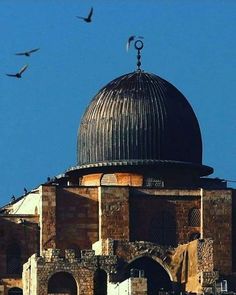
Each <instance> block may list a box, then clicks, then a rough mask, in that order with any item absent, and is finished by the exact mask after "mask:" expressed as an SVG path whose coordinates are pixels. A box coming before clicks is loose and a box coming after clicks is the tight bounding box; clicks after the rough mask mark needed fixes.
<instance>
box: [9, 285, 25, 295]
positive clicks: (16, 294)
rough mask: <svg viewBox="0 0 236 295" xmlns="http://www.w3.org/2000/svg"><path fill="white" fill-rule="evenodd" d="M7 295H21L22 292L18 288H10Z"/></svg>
mask: <svg viewBox="0 0 236 295" xmlns="http://www.w3.org/2000/svg"><path fill="white" fill-rule="evenodd" d="M7 294H8V295H23V291H22V289H20V288H16V287H15V288H11V289H9V290H8V293H7Z"/></svg>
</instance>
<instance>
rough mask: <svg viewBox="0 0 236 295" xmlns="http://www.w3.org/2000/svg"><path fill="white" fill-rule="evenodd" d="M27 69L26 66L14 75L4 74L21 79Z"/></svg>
mask: <svg viewBox="0 0 236 295" xmlns="http://www.w3.org/2000/svg"><path fill="white" fill-rule="evenodd" d="M27 68H28V65H25V66H23V68H21V69H20V71H19V72H18V73H16V74H6V75H7V76H9V77H15V78H21V75H22V74H23V73H24V71H25V70H26V69H27Z"/></svg>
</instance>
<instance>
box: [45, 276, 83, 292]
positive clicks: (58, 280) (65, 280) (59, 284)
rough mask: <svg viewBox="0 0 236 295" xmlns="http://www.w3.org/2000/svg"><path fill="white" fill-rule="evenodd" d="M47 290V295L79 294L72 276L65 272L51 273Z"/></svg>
mask: <svg viewBox="0 0 236 295" xmlns="http://www.w3.org/2000/svg"><path fill="white" fill-rule="evenodd" d="M47 289H48V291H47V293H48V295H50V294H54V293H66V294H70V295H77V294H79V292H78V284H77V282H76V280H75V278H74V276H73V275H72V274H71V273H70V272H67V271H59V272H56V273H53V274H52V275H51V276H50V278H49V280H48V287H47Z"/></svg>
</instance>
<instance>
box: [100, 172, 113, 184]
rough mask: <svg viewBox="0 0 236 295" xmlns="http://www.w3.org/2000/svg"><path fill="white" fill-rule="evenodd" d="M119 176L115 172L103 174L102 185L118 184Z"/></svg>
mask: <svg viewBox="0 0 236 295" xmlns="http://www.w3.org/2000/svg"><path fill="white" fill-rule="evenodd" d="M116 184H117V178H116V175H115V174H103V176H102V178H101V185H116Z"/></svg>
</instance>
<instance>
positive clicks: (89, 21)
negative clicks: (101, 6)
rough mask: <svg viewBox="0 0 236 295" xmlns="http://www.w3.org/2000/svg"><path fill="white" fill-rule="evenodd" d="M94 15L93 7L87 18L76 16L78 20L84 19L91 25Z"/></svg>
mask: <svg viewBox="0 0 236 295" xmlns="http://www.w3.org/2000/svg"><path fill="white" fill-rule="evenodd" d="M92 15H93V7H91V9H90V12H89V14H88V16H87V17H83V16H76V17H77V18H80V19H83V20H84V21H85V22H86V23H91V21H92Z"/></svg>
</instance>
